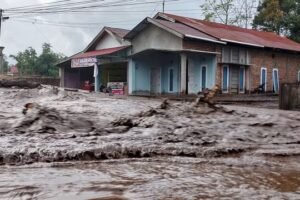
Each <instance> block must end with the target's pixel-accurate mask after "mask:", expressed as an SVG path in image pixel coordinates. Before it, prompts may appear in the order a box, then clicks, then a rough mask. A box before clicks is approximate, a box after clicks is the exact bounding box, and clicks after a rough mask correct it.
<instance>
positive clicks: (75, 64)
mask: <svg viewBox="0 0 300 200" xmlns="http://www.w3.org/2000/svg"><path fill="white" fill-rule="evenodd" d="M96 63H97V58H93V57H90V58H74V59H72V61H71V68H79V67H93V66H94V65H95V64H96Z"/></svg>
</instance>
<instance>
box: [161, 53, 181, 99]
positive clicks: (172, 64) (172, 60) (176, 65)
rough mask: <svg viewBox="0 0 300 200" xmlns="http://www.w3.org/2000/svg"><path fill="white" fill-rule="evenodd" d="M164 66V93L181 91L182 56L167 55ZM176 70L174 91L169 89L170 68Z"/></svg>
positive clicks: (164, 58)
mask: <svg viewBox="0 0 300 200" xmlns="http://www.w3.org/2000/svg"><path fill="white" fill-rule="evenodd" d="M162 59H163V60H164V62H163V67H162V70H161V72H162V76H161V77H162V90H161V91H162V93H178V92H180V79H179V76H180V56H179V55H176V54H169V55H165V56H164V57H163V58H162ZM170 68H172V69H173V70H174V74H173V92H170V91H169V69H170Z"/></svg>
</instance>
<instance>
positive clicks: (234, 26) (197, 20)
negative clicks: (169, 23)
mask: <svg viewBox="0 0 300 200" xmlns="http://www.w3.org/2000/svg"><path fill="white" fill-rule="evenodd" d="M163 14H165V15H170V16H175V17H180V18H185V19H187V20H190V21H192V22H194V23H197V24H199V23H201V25H205V23H207V24H215V25H220V26H224V27H231V28H236V29H239V30H244V31H251V32H256V33H269V34H272V35H277V34H276V33H274V32H272V31H261V30H256V29H248V28H243V27H239V26H236V25H232V24H223V23H220V22H211V21H207V20H203V19H196V18H191V17H185V16H181V15H174V14H170V13H163ZM177 21H178V20H177ZM203 22H204V23H203ZM277 36H280V35H277ZM280 37H282V36H280Z"/></svg>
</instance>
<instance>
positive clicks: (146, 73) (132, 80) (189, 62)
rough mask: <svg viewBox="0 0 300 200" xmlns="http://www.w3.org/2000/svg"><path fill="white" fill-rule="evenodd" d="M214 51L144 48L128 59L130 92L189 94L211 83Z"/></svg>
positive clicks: (213, 74) (150, 94) (140, 93)
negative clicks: (210, 52)
mask: <svg viewBox="0 0 300 200" xmlns="http://www.w3.org/2000/svg"><path fill="white" fill-rule="evenodd" d="M215 77H216V55H215V54H209V53H203V52H198V51H188V50H182V51H170V50H168V51H167V50H155V49H148V50H145V51H143V52H140V53H138V54H135V55H132V56H131V58H130V59H129V67H128V80H129V94H131V95H142V96H152V95H155V96H157V95H171V96H177V95H189V94H197V93H198V92H199V91H202V90H203V89H205V88H212V87H213V86H214V85H215Z"/></svg>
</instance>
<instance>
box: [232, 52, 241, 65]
mask: <svg viewBox="0 0 300 200" xmlns="http://www.w3.org/2000/svg"><path fill="white" fill-rule="evenodd" d="M239 58H240V55H239V49H238V48H232V49H231V62H233V63H239V62H240V59H239Z"/></svg>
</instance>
